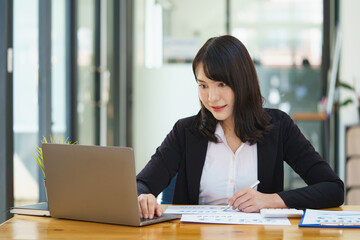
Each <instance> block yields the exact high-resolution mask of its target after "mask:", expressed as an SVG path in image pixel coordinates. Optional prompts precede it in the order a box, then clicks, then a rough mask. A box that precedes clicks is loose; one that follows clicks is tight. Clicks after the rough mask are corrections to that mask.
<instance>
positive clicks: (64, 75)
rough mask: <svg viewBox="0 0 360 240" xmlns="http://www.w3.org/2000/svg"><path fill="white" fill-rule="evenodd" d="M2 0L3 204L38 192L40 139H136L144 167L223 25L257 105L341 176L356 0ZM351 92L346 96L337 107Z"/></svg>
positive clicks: (192, 110) (185, 101) (189, 111)
mask: <svg viewBox="0 0 360 240" xmlns="http://www.w3.org/2000/svg"><path fill="white" fill-rule="evenodd" d="M0 4H1V5H0V16H1V15H2V17H1V19H2V20H3V21H0V22H2V23H1V24H2V25H0V26H1V27H3V28H1V27H0V29H5V30H4V31H3V32H4V34H0V42H2V44H1V46H0V50H1V51H0V57H1V60H0V66H1V67H0V68H1V69H0V80H1V84H2V85H1V88H2V89H1V88H0V95H1V96H2V98H1V104H2V105H0V110H1V115H2V116H1V117H0V124H1V125H0V136H1V138H0V146H1V151H0V152H1V153H0V154H1V155H0V166H1V168H0V176H1V181H0V184H1V186H2V187H1V188H0V212H2V211H3V210H5V209H7V208H8V207H10V206H12V205H24V204H30V203H36V202H38V201H44V200H45V199H46V198H45V192H44V183H43V178H44V176H43V175H42V172H41V170H40V168H39V167H38V165H37V163H36V162H35V160H34V158H33V154H35V153H36V151H35V146H36V145H40V144H41V143H40V140H41V138H42V136H46V137H49V136H52V137H54V138H55V139H57V140H59V139H62V140H65V139H67V138H69V140H70V141H78V142H79V143H80V144H84V145H103V146H129V147H133V148H134V151H135V160H136V171H137V172H138V171H140V170H141V169H142V168H143V166H144V165H145V164H146V163H147V161H148V160H149V159H150V157H151V155H152V154H153V153H154V152H155V149H156V147H158V146H159V145H160V144H161V142H162V140H163V139H164V138H165V136H166V134H167V133H168V132H169V131H170V130H171V129H172V126H173V125H174V124H175V122H176V121H177V120H178V119H180V118H183V117H187V116H190V115H194V114H196V113H197V112H198V111H199V109H200V104H199V100H198V96H197V87H196V86H197V85H196V82H195V78H194V75H193V73H192V68H191V62H192V59H193V57H194V56H195V54H196V52H197V50H198V49H199V48H200V47H201V46H202V45H203V44H204V43H205V41H206V40H207V39H208V38H210V37H213V36H219V35H224V34H231V35H233V36H235V37H237V38H238V39H240V40H241V41H242V42H243V43H244V45H245V46H246V47H247V49H248V51H249V53H250V55H251V57H252V58H253V61H254V63H255V66H256V69H257V73H258V77H259V80H260V85H261V90H262V95H263V97H264V99H265V104H264V105H265V107H271V108H278V109H281V110H283V111H285V112H286V113H288V114H289V115H290V116H292V117H293V118H294V120H295V121H296V123H297V124H298V126H299V127H300V129H301V130H302V132H303V133H304V135H305V136H306V137H307V138H308V139H309V140H310V142H311V143H312V144H313V145H314V147H315V148H316V150H317V151H318V152H319V153H320V154H321V155H322V156H323V157H324V159H325V160H326V161H328V162H329V163H330V165H331V167H332V168H333V169H334V170H335V171H336V172H337V173H338V174H339V176H340V177H341V178H342V179H343V180H344V179H345V177H346V171H345V165H346V154H345V133H346V128H347V127H348V126H349V125H353V124H357V123H358V122H359V115H358V112H357V107H358V106H359V105H358V102H357V99H356V91H355V92H354V91H350V90H349V89H341V88H339V87H336V85H338V84H336V83H339V82H346V83H348V84H349V85H351V86H353V87H354V89H355V90H357V94H358V95H359V94H360V80H359V79H360V70H359V68H358V66H359V64H360V62H359V61H360V60H359V59H358V58H357V56H359V54H360V47H359V45H358V43H359V42H360V30H358V28H357V27H356V24H354V23H356V22H359V21H360V16H359V15H358V13H357V10H358V9H360V1H356V0H344V1H339V0H221V1H219V0H197V1H190V0H134V1H131V0H51V1H50V0H0ZM339 36H340V37H339ZM340 38H341V39H342V41H340ZM337 42H338V44H339V46H341V54H340V57H339V58H337V55H336V52H337V51H336V47H335V46H336V43H337ZM338 53H339V52H338ZM338 56H339V55H338ZM336 60H338V61H339V63H338V64H336ZM332 76H335V78H334V77H332ZM332 79H334V80H335V82H334V81H332ZM332 90H334V91H332ZM332 98H333V99H332ZM348 98H350V99H352V100H353V102H352V103H351V104H348V105H346V106H344V107H341V108H340V103H341V102H342V101H343V100H344V99H348ZM329 100H333V101H331V104H330V106H331V108H330V111H327V112H325V111H326V107H327V103H326V101H329ZM326 113H327V115H326ZM309 114H310V117H306V116H308V115H309ZM304 116H305V118H304ZM324 116H325V117H324ZM285 171H286V172H285V188H286V189H290V188H293V187H299V186H303V185H304V183H303V181H302V180H301V179H300V178H299V177H298V176H297V175H296V174H295V173H294V172H293V171H292V170H291V169H290V168H289V167H288V166H285ZM3 220H5V217H2V216H0V222H2V221H3Z"/></svg>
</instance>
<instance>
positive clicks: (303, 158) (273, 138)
mask: <svg viewBox="0 0 360 240" xmlns="http://www.w3.org/2000/svg"><path fill="white" fill-rule="evenodd" d="M265 110H266V111H267V112H268V114H269V116H270V123H271V124H272V125H273V129H272V130H271V131H270V132H269V133H267V134H265V136H264V140H263V141H262V142H260V143H258V144H257V151H258V178H259V180H260V184H259V186H258V191H260V192H262V193H278V194H279V196H280V197H281V198H282V199H283V200H284V202H285V204H286V206H288V207H290V208H327V207H336V206H339V205H341V204H342V203H343V201H344V184H343V182H342V181H341V180H340V179H339V177H338V176H337V175H336V174H335V172H334V171H333V170H332V169H331V168H330V166H329V165H328V164H327V163H326V162H325V161H324V160H323V159H322V158H321V156H320V155H319V154H318V153H317V152H316V151H315V149H314V148H313V146H312V145H311V144H310V142H309V141H308V140H307V139H306V138H305V137H304V135H303V134H302V133H301V132H300V130H299V128H298V127H297V126H296V124H295V123H294V122H293V121H292V119H291V118H290V117H289V116H288V115H287V114H285V113H284V112H282V111H280V110H276V109H265ZM196 117H198V116H192V117H188V118H185V119H181V120H179V121H178V122H177V123H176V124H175V126H174V127H173V129H172V131H171V132H170V133H169V134H168V135H167V136H166V138H165V140H164V141H163V143H162V144H161V145H160V147H158V148H157V150H156V153H155V154H154V155H153V156H152V157H151V160H150V161H149V163H148V164H147V165H146V166H145V167H144V169H143V170H142V171H141V172H140V173H139V174H138V175H137V185H138V191H139V194H141V193H152V194H154V195H155V196H157V195H158V194H159V193H160V192H162V191H163V189H164V188H166V186H167V185H168V184H169V183H170V181H171V179H172V178H173V177H174V176H175V175H176V174H178V177H177V181H176V184H175V189H174V196H173V203H174V204H198V201H199V189H200V178H201V174H202V169H203V166H204V162H205V157H206V151H207V146H208V141H207V140H206V139H205V138H204V137H202V136H200V135H199V133H198V132H197V130H196V128H195V119H196ZM284 161H285V162H287V163H288V164H289V165H290V166H291V167H292V168H293V169H294V170H295V172H297V173H298V174H299V175H300V176H301V177H302V178H303V179H304V181H305V182H306V184H308V186H306V187H303V188H300V189H296V190H289V191H283V183H284Z"/></svg>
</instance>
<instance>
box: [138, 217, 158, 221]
mask: <svg viewBox="0 0 360 240" xmlns="http://www.w3.org/2000/svg"><path fill="white" fill-rule="evenodd" d="M158 218H159V217H158V216H154V217H153V218H152V219H149V218H140V222H142V223H146V222H153V221H154V220H156V219H158Z"/></svg>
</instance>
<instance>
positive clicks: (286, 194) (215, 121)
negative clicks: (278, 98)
mask: <svg viewBox="0 0 360 240" xmlns="http://www.w3.org/2000/svg"><path fill="white" fill-rule="evenodd" d="M193 72H194V75H195V79H196V81H197V83H198V93H199V98H200V102H201V110H200V112H199V113H198V114H197V115H196V116H192V117H189V118H185V119H181V120H179V121H178V122H177V123H176V124H175V126H174V128H173V129H172V131H171V132H170V133H169V134H168V135H167V137H166V138H165V140H164V142H163V143H162V144H161V146H160V147H159V148H158V149H157V150H156V153H155V154H154V155H153V156H152V157H151V160H150V161H149V163H148V164H147V165H146V166H145V168H144V169H143V170H142V171H141V172H140V173H139V174H138V176H137V185H138V194H139V197H138V200H139V206H140V216H141V217H144V218H153V217H154V214H156V215H158V216H160V215H161V214H162V208H161V207H160V206H159V205H158V204H157V202H156V198H155V196H157V195H158V194H159V193H160V192H162V190H163V189H164V188H165V187H166V186H167V185H168V184H169V183H170V181H171V179H172V178H173V177H174V176H175V175H176V174H177V180H176V184H175V189H174V195H173V203H174V204H229V205H230V206H232V208H233V209H239V210H242V211H244V212H259V211H260V209H262V208H286V207H288V208H327V207H335V206H339V205H341V204H342V203H343V200H344V184H343V182H342V181H341V180H340V179H339V177H338V176H337V175H336V174H335V173H334V171H333V170H332V169H331V168H330V166H329V165H328V164H327V163H326V162H325V161H324V160H323V159H322V158H321V156H320V155H319V154H318V153H317V152H316V151H315V149H314V148H313V146H312V145H311V144H310V142H309V141H308V140H306V138H305V137H304V136H303V134H302V133H301V132H300V130H299V128H298V127H297V126H296V125H295V124H294V122H293V121H292V120H291V118H290V117H289V116H288V115H287V114H285V113H283V112H281V111H280V110H275V109H266V108H263V98H262V96H261V92H260V87H259V82H258V79H257V74H256V70H255V67H254V64H253V62H252V60H251V57H250V55H249V53H248V52H247V50H246V48H245V46H244V45H243V44H242V43H241V42H240V41H239V40H238V39H236V38H234V37H232V36H228V35H226V36H220V37H214V38H211V39H209V40H208V41H207V42H206V43H205V45H204V46H203V47H202V48H201V49H200V50H199V52H198V53H197V55H196V57H195V59H194V61H193ZM284 161H285V162H287V163H288V164H289V165H290V166H291V167H292V168H293V169H294V170H295V172H297V173H298V174H299V175H300V176H301V177H302V178H303V179H304V181H305V182H306V183H307V184H308V186H307V187H304V188H300V189H296V190H289V191H284V190H283V182H284V170H283V162H284ZM256 180H259V181H260V184H259V185H258V187H257V188H254V189H253V188H250V187H249V186H250V185H251V184H252V183H254V182H256Z"/></svg>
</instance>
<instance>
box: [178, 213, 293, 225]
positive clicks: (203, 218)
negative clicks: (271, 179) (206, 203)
mask: <svg viewBox="0 0 360 240" xmlns="http://www.w3.org/2000/svg"><path fill="white" fill-rule="evenodd" d="M181 221H182V222H194V223H217V224H247V225H291V224H290V221H289V219H287V218H263V217H262V216H261V215H260V213H242V212H236V213H222V214H200V215H192V214H184V215H182V217H181Z"/></svg>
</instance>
